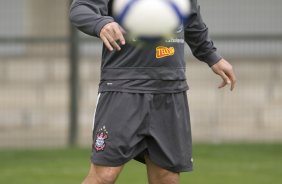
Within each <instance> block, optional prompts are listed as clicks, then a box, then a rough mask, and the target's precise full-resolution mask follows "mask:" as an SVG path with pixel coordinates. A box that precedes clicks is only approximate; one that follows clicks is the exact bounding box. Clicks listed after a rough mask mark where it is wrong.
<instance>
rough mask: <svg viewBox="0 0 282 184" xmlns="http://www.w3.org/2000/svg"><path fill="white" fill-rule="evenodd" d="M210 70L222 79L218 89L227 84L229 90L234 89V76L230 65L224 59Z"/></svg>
mask: <svg viewBox="0 0 282 184" xmlns="http://www.w3.org/2000/svg"><path fill="white" fill-rule="evenodd" d="M211 68H212V70H213V71H214V73H216V74H217V75H219V76H220V77H221V78H222V79H223V81H222V83H221V85H220V86H219V87H218V88H223V87H224V86H226V85H227V84H231V87H230V90H231V91H232V90H233V89H234V87H235V83H236V76H235V74H234V71H233V68H232V66H231V64H229V63H228V62H227V61H226V60H225V59H221V60H220V61H219V62H217V63H216V64H214V65H213V66H212V67H211Z"/></svg>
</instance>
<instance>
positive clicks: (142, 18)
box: [113, 0, 190, 39]
mask: <svg viewBox="0 0 282 184" xmlns="http://www.w3.org/2000/svg"><path fill="white" fill-rule="evenodd" d="M189 12H190V0H114V2H113V15H114V18H115V21H117V22H118V23H119V24H120V25H121V26H122V27H123V28H124V29H125V30H126V31H127V33H129V34H130V36H132V37H135V38H143V39H150V38H152V39H153V38H160V37H167V36H169V35H171V34H173V33H174V32H175V31H176V30H177V28H178V27H179V26H180V25H181V24H182V23H183V21H185V20H186V19H187V18H188V16H189Z"/></svg>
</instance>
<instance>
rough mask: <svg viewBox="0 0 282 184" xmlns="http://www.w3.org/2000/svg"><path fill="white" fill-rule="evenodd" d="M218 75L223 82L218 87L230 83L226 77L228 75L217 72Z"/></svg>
mask: <svg viewBox="0 0 282 184" xmlns="http://www.w3.org/2000/svg"><path fill="white" fill-rule="evenodd" d="M219 75H220V76H221V78H222V80H223V82H222V83H221V85H220V86H219V87H218V88H223V87H224V86H226V84H230V83H231V82H230V79H229V78H228V76H227V75H226V74H225V73H224V72H223V71H221V72H219Z"/></svg>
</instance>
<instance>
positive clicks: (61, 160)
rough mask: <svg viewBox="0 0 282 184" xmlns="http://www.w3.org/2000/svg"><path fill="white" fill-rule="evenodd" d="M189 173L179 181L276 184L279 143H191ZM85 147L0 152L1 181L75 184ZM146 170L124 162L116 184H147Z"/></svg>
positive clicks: (280, 173)
mask: <svg viewBox="0 0 282 184" xmlns="http://www.w3.org/2000/svg"><path fill="white" fill-rule="evenodd" d="M193 152H194V171H193V172H191V173H185V174H182V175H181V183H182V184H184V183H185V184H186V183H187V184H238V183H240V184H278V183H281V182H282V145H281V144H271V145H270V144H223V145H221V144H219V145H205V144H196V145H195V146H194V151H193ZM89 154H90V151H89V150H87V149H80V148H76V149H59V150H32V151H7V150H0V183H1V184H2V183H3V184H79V183H80V182H81V181H82V179H83V177H84V176H85V174H86V173H87V170H88V165H89ZM146 183H147V180H146V170H145V167H144V166H143V165H142V164H139V163H137V162H135V161H132V162H130V163H128V164H127V165H126V167H125V169H124V170H123V173H122V174H121V176H120V177H119V179H118V182H117V184H146Z"/></svg>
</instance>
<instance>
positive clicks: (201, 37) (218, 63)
mask: <svg viewBox="0 0 282 184" xmlns="http://www.w3.org/2000/svg"><path fill="white" fill-rule="evenodd" d="M184 36H185V41H186V42H187V44H188V45H189V47H190V49H191V51H192V53H193V55H194V56H195V57H196V58H197V59H199V60H200V61H203V62H205V63H207V64H208V65H209V66H210V67H211V68H212V70H213V71H214V72H215V73H216V74H218V75H219V76H221V78H222V79H223V82H222V84H221V85H220V86H219V88H222V87H224V86H226V85H227V84H231V90H233V88H234V86H235V83H236V77H235V74H234V72H233V69H232V66H231V65H230V64H229V63H228V62H227V61H226V60H224V59H223V58H222V57H221V56H220V55H219V54H218V53H217V52H216V47H215V46H214V44H213V42H212V40H211V39H210V38H209V33H208V27H207V26H206V24H205V23H204V22H203V20H202V17H201V14H200V6H199V5H198V3H197V0H191V14H190V17H189V20H188V22H187V24H186V25H185V35H184Z"/></svg>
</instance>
